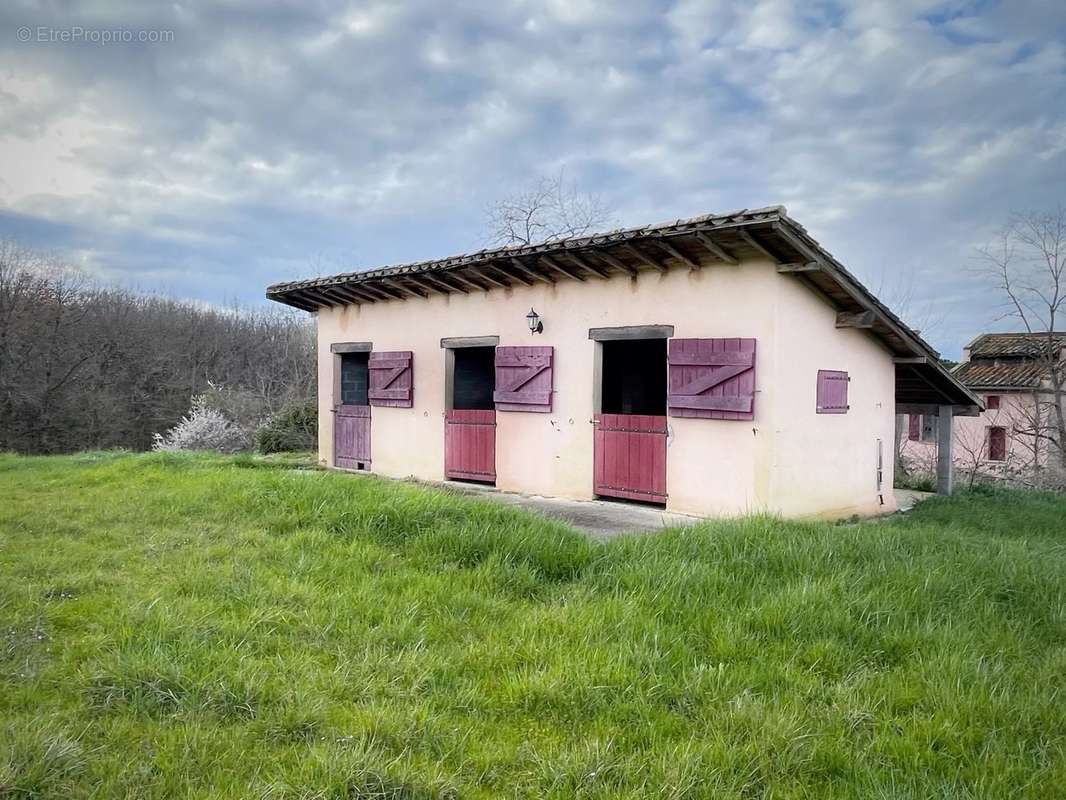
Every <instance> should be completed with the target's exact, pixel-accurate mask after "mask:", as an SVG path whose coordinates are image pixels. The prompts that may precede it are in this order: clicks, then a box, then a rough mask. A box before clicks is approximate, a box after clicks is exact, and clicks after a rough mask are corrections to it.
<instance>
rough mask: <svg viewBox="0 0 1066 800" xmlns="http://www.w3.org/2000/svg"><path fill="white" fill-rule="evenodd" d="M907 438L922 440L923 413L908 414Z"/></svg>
mask: <svg viewBox="0 0 1066 800" xmlns="http://www.w3.org/2000/svg"><path fill="white" fill-rule="evenodd" d="M907 438H908V439H909V440H910V441H912V442H917V441H920V440H921V438H922V415H921V414H908V415H907Z"/></svg>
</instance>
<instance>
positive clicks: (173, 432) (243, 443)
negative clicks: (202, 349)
mask: <svg viewBox="0 0 1066 800" xmlns="http://www.w3.org/2000/svg"><path fill="white" fill-rule="evenodd" d="M153 438H154V443H153V444H152V449H153V450H159V451H163V452H175V451H178V450H214V451H215V452H218V453H237V452H240V451H241V450H247V449H248V446H249V441H248V435H247V434H246V433H245V432H244V431H242V430H241V428H240V427H239V426H238V425H237V424H236V423H235V422H233V421H232V420H230V419H229V418H228V417H227V416H226V415H225V414H223V413H222V412H221V411H219V410H218V409H216V408H212V407H211V406H210V405H209V404H208V401H207V398H206V397H204V396H203V395H198V396H197V397H194V398H193V401H192V408H191V409H189V413H188V414H186V415H185V416H184V417H182V418H181V420H180V421H179V422H178V424H177V425H175V426H174V427H173V428H171V429H170V430H169V431H167V432H166V433H157V434H155V436H154V437H153Z"/></svg>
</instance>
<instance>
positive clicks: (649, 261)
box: [623, 244, 666, 272]
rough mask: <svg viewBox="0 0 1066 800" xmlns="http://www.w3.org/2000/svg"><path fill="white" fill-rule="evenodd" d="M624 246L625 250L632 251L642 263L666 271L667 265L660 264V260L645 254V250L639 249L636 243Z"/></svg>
mask: <svg viewBox="0 0 1066 800" xmlns="http://www.w3.org/2000/svg"><path fill="white" fill-rule="evenodd" d="M623 247H624V248H625V250H626V251H627V252H629V253H632V254H633V255H634V256H636V257H637V260H638V261H640V262H641V263H642V264H646V265H647V266H649V267H651V268H652V269H657V270H659V272H666V266H665V265H663V264H660V263H659V262H657V261H655V260H653V259H651V258H650V257H648V256H647V255H645V254H644V253H643V252H641V251H640V250H638V249H637V248H636V247H635V246H634V245H631V244H627V245H623Z"/></svg>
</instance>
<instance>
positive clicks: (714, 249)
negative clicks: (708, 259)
mask: <svg viewBox="0 0 1066 800" xmlns="http://www.w3.org/2000/svg"><path fill="white" fill-rule="evenodd" d="M696 238H697V239H699V240H700V243H701V244H702V245H703V246H704V247H706V248H707V249H708V250H709V251H710V253H711V255H713V256H714V257H715V258H717V259H720V260H721V261H724V262H725V263H727V264H737V263H739V262H738V261H737V259H736V258H735V257H734V256H733V255H731V254H730V253H729V252H728V251H727V250H726V249H725V248H723V247H722V246H721V245H719V244H718V243H717V242H715V241H713V240H712V239H711V237H710V236H709V235H708V234H706V233H704V232H703V231H696Z"/></svg>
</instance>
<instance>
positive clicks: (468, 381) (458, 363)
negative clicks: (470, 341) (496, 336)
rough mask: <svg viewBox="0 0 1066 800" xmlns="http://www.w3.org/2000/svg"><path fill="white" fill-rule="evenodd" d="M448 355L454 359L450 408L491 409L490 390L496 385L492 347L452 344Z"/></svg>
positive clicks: (494, 350)
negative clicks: (453, 347)
mask: <svg viewBox="0 0 1066 800" xmlns="http://www.w3.org/2000/svg"><path fill="white" fill-rule="evenodd" d="M452 355H453V356H454V358H455V368H454V371H453V372H452V408H455V409H464V408H469V409H482V410H491V409H494V408H495V407H496V406H495V404H494V403H493V400H492V391H493V389H494V388H495V386H496V348H495V347H456V348H455V349H454V350H452Z"/></svg>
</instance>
